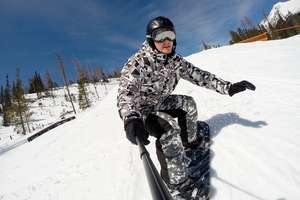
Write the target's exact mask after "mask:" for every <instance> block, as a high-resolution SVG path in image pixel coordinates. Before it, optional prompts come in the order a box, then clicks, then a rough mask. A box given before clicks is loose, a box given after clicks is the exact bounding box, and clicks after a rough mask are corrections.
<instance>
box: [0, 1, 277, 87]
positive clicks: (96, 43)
mask: <svg viewBox="0 0 300 200" xmlns="http://www.w3.org/2000/svg"><path fill="white" fill-rule="evenodd" d="M276 2H279V1H278V0H226V1H218V0H187V1H183V0H169V1H162V0H154V1H149V0H147V1H146V0H133V1H124V0H110V1H102V0H43V1H42V0H1V1H0V24H1V28H0V85H1V84H4V82H5V75H6V73H8V75H9V78H10V79H11V80H12V79H14V78H15V72H16V68H20V70H21V77H22V79H23V81H24V82H25V84H27V82H28V79H29V78H30V77H31V76H32V75H33V73H34V71H38V72H40V73H41V75H42V76H44V73H45V70H46V69H48V70H49V72H50V74H51V75H52V76H53V78H54V79H55V81H57V82H58V83H61V79H60V76H59V73H58V69H57V64H56V61H55V57H54V53H59V54H60V55H61V56H62V57H63V59H64V61H65V65H66V68H67V71H68V72H67V73H68V76H69V77H70V79H73V80H75V79H76V72H75V67H74V64H73V63H72V60H73V59H79V60H80V61H81V63H82V65H84V66H89V67H91V68H93V67H96V66H101V67H103V68H104V69H105V70H106V71H110V70H112V69H114V68H116V67H122V65H123V64H124V62H126V60H127V59H128V57H129V56H130V55H132V54H133V53H134V52H135V51H136V50H137V49H138V47H139V45H140V44H141V43H142V42H143V41H144V39H145V29H146V24H147V23H148V21H149V20H150V19H152V18H154V17H156V16H159V15H162V16H167V17H169V18H170V19H171V20H172V21H173V22H174V24H175V26H176V31H177V43H178V45H177V52H178V53H179V54H181V55H183V56H187V55H190V54H192V53H196V52H199V51H200V49H201V46H202V45H201V41H202V40H203V41H205V42H207V43H212V44H228V41H229V30H235V29H236V28H237V27H238V26H240V21H241V19H242V18H243V17H244V16H248V17H250V18H251V19H252V20H253V21H254V23H258V22H260V20H261V19H262V18H263V13H269V11H270V10H271V8H272V6H273V4H274V3H276Z"/></svg>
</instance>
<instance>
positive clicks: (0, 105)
mask: <svg viewBox="0 0 300 200" xmlns="http://www.w3.org/2000/svg"><path fill="white" fill-rule="evenodd" d="M3 103H4V88H3V86H2V85H1V89H0V113H2V112H3Z"/></svg>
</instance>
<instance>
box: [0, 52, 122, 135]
mask: <svg viewBox="0 0 300 200" xmlns="http://www.w3.org/2000/svg"><path fill="white" fill-rule="evenodd" d="M56 61H57V66H58V69H59V71H60V75H61V77H62V80H63V83H64V89H65V90H66V91H67V93H65V100H66V101H67V102H70V104H71V105H72V108H73V112H74V114H76V110H75V106H74V103H73V102H74V101H77V100H78V104H79V109H81V110H84V109H86V108H88V107H90V106H91V102H90V98H89V93H88V90H87V86H88V84H91V85H92V86H93V88H94V90H95V94H96V96H97V98H98V99H99V98H100V97H99V94H98V91H97V88H96V85H97V83H101V84H103V85H104V87H105V88H106V85H105V84H106V83H107V82H109V79H110V78H118V77H120V69H118V68H116V69H115V70H114V71H113V72H112V73H110V74H108V75H107V74H106V73H105V72H104V71H103V69H102V68H101V67H97V68H93V69H90V68H88V67H83V66H81V64H80V61H79V60H73V63H74V65H75V68H76V72H77V78H76V83H77V89H78V99H76V97H75V96H74V95H73V94H71V92H70V90H69V85H70V84H73V83H75V82H74V81H72V80H69V79H68V77H67V73H66V69H65V65H64V62H63V59H62V57H61V56H59V55H56ZM57 87H59V85H58V84H57V83H56V82H55V81H53V79H52V77H51V75H50V73H49V72H48V70H46V72H45V74H44V79H43V78H42V77H41V75H40V73H39V72H37V71H35V72H34V74H33V76H32V77H31V78H30V79H29V81H28V89H27V90H26V91H25V89H24V84H23V82H22V80H21V78H20V69H17V70H16V77H15V79H14V80H13V81H12V84H11V82H10V80H9V77H8V75H6V81H5V85H4V86H3V85H2V86H1V88H0V114H2V115H3V126H11V125H14V126H16V127H17V128H18V129H17V130H21V131H20V132H21V133H22V134H26V133H28V132H31V128H30V117H31V116H32V114H33V113H31V112H30V108H29V106H28V105H29V99H26V95H25V94H36V99H41V98H48V97H51V98H53V99H55V93H54V91H55V89H56V88H57Z"/></svg>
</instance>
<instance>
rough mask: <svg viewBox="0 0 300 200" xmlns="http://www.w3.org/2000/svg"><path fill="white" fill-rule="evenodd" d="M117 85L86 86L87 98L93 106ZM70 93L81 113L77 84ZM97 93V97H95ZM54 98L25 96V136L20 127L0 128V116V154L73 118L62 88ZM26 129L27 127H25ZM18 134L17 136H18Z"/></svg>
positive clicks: (55, 91)
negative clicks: (26, 115)
mask: <svg viewBox="0 0 300 200" xmlns="http://www.w3.org/2000/svg"><path fill="white" fill-rule="evenodd" d="M117 84H118V82H117V80H116V79H111V81H110V82H109V83H105V84H104V83H100V82H99V83H97V84H96V85H95V86H96V90H95V87H94V85H93V84H88V85H87V87H86V88H87V93H88V98H89V101H90V103H91V105H93V104H94V103H95V102H97V101H101V99H103V97H105V96H106V94H107V93H108V92H109V90H110V89H111V88H113V87H115V86H116V85H117ZM69 88H70V93H71V95H72V99H73V103H74V107H75V109H76V111H77V112H79V113H80V112H82V110H81V109H79V104H78V87H77V84H72V85H70V87H69ZM97 93H98V96H99V98H98V96H97ZM53 94H54V98H52V97H43V98H40V99H37V95H36V94H27V95H26V97H25V98H26V100H27V101H28V107H29V110H30V113H31V116H30V118H29V127H30V130H31V132H29V131H28V129H27V134H26V135H23V134H21V133H20V131H21V127H18V128H16V127H15V126H10V127H4V126H2V118H3V117H2V116H0V153H1V151H2V150H3V149H5V148H7V147H9V146H11V145H13V144H15V143H18V142H19V141H20V140H24V139H25V138H27V137H29V136H30V135H33V134H34V133H36V132H37V131H39V130H41V129H42V128H45V127H47V126H49V125H51V124H53V123H55V122H57V121H60V120H61V119H62V118H65V117H70V116H73V115H74V113H73V109H72V105H71V103H70V101H66V95H67V91H66V89H65V88H64V87H60V88H55V90H54V91H53ZM26 128H27V126H26ZM18 132H19V134H18Z"/></svg>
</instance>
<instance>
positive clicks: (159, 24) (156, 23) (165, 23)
mask: <svg viewBox="0 0 300 200" xmlns="http://www.w3.org/2000/svg"><path fill="white" fill-rule="evenodd" d="M157 29H166V30H170V31H174V32H175V27H174V24H173V23H172V22H171V20H170V19H168V18H166V17H162V16H159V17H156V18H154V19H152V20H151V21H150V22H149V23H148V25H147V32H146V37H147V38H151V37H152V36H151V35H152V33H153V31H155V30H157Z"/></svg>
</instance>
